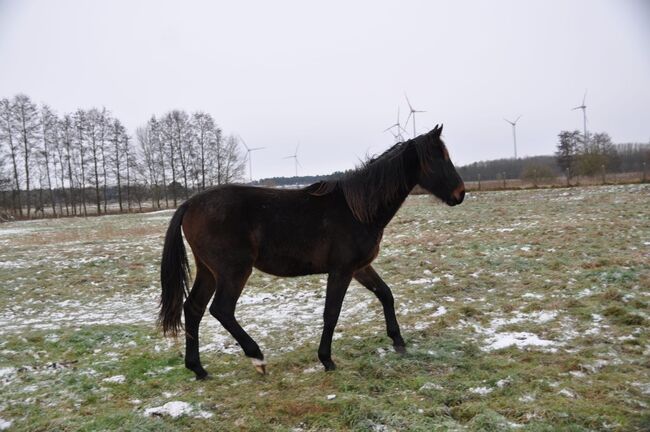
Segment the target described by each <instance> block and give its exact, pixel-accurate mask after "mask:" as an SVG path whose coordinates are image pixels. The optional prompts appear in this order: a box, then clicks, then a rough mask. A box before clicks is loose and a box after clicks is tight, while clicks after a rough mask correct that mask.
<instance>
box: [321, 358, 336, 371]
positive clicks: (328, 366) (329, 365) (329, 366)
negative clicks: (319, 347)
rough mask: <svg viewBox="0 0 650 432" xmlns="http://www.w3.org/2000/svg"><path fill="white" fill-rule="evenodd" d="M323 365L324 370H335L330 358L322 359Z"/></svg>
mask: <svg viewBox="0 0 650 432" xmlns="http://www.w3.org/2000/svg"><path fill="white" fill-rule="evenodd" d="M323 366H325V371H326V372H332V371H335V370H336V365H335V364H334V362H333V361H332V360H328V361H324V362H323Z"/></svg>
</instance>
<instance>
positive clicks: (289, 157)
mask: <svg viewBox="0 0 650 432" xmlns="http://www.w3.org/2000/svg"><path fill="white" fill-rule="evenodd" d="M291 158H293V156H285V157H283V158H282V159H291Z"/></svg>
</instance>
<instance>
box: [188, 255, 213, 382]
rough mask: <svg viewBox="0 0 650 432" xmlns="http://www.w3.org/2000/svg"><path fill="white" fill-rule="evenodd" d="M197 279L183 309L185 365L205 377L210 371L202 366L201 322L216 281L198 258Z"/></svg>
mask: <svg viewBox="0 0 650 432" xmlns="http://www.w3.org/2000/svg"><path fill="white" fill-rule="evenodd" d="M195 261H196V267H197V270H196V279H195V280H194V285H193V286H192V290H191V291H190V294H189V296H188V297H187V300H185V304H184V305H183V310H184V312H185V367H186V368H188V369H189V370H191V371H192V372H194V373H195V374H196V379H204V378H206V377H207V376H208V373H207V372H206V371H205V369H203V366H201V359H200V358H199V324H200V323H201V318H203V313H204V312H205V307H206V306H207V305H208V302H209V301H210V298H212V295H213V294H214V289H215V282H214V277H213V276H212V273H210V270H208V269H207V268H206V267H205V266H204V265H203V264H202V263H201V262H200V261H199V260H198V259H195Z"/></svg>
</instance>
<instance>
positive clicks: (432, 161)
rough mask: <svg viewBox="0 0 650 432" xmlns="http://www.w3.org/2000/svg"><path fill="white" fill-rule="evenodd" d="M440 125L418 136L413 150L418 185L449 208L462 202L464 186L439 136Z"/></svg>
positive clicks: (440, 131)
mask: <svg viewBox="0 0 650 432" xmlns="http://www.w3.org/2000/svg"><path fill="white" fill-rule="evenodd" d="M441 133H442V125H440V126H438V125H436V127H435V128H434V129H433V130H431V131H430V132H428V133H426V134H424V135H421V136H419V137H418V138H417V139H416V141H415V148H416V150H417V153H418V159H419V173H418V184H419V185H420V186H422V187H423V188H424V189H426V190H427V191H429V192H431V193H432V194H433V195H435V196H436V197H438V198H440V199H441V200H442V201H444V202H445V203H447V204H448V205H450V206H454V205H457V204H460V203H462V202H463V198H465V184H464V183H463V179H461V178H460V176H459V175H458V173H457V172H456V168H455V167H454V164H453V163H451V159H450V158H449V152H447V147H445V143H443V142H442V139H441V138H440V134H441Z"/></svg>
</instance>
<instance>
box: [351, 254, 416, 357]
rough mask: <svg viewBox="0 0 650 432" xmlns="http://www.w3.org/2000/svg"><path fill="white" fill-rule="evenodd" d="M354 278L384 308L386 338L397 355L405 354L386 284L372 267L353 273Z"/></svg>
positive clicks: (391, 296) (390, 295) (392, 300)
mask: <svg viewBox="0 0 650 432" xmlns="http://www.w3.org/2000/svg"><path fill="white" fill-rule="evenodd" d="M354 278H355V279H356V280H357V281H358V282H359V283H360V284H361V285H363V286H364V287H366V288H368V289H369V290H370V291H372V292H373V293H374V294H375V295H376V296H377V298H378V299H379V301H380V302H381V305H382V306H383V307H384V318H385V319H386V331H387V333H388V337H390V338H391V339H392V340H393V347H394V348H395V351H397V352H398V353H405V352H406V344H405V343H404V339H402V334H401V333H400V330H399V324H398V323H397V317H396V316H395V300H394V299H393V293H392V292H391V290H390V288H389V287H388V285H386V282H384V281H383V280H382V279H381V277H379V275H378V274H377V272H375V269H373V268H372V266H367V267H364V268H362V269H361V270H357V272H355V273H354Z"/></svg>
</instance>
